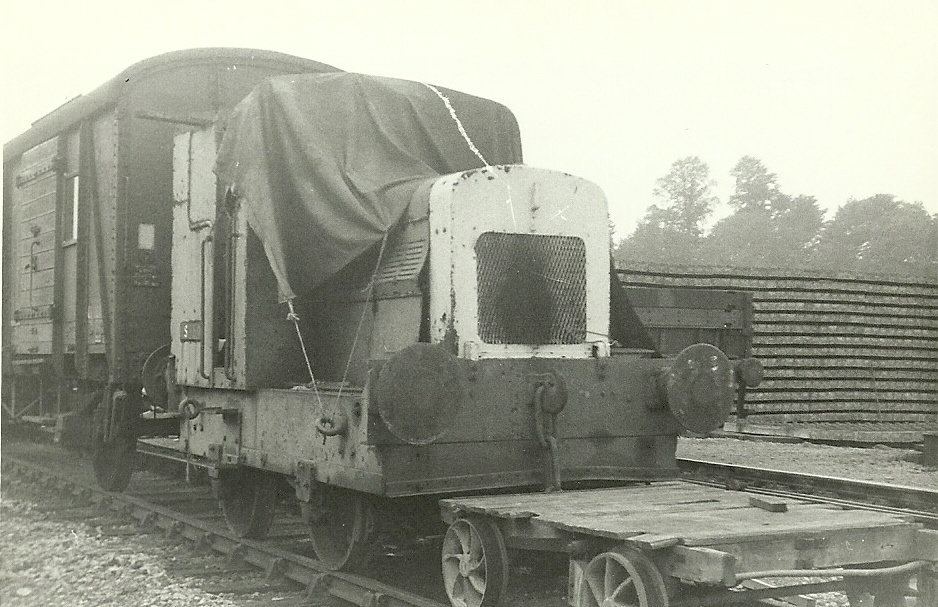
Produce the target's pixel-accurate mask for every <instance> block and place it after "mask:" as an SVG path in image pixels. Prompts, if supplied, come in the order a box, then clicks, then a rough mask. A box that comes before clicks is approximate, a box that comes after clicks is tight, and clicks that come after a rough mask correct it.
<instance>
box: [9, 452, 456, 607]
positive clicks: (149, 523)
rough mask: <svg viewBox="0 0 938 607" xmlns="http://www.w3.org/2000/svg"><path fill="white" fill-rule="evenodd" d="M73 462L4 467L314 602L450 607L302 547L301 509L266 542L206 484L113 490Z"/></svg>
mask: <svg viewBox="0 0 938 607" xmlns="http://www.w3.org/2000/svg"><path fill="white" fill-rule="evenodd" d="M68 468H69V467H68V466H65V467H63V468H62V469H59V470H54V469H50V467H49V466H48V464H47V463H35V462H34V461H27V460H25V459H23V458H22V457H20V456H17V455H10V454H6V453H5V454H4V456H3V473H4V475H6V474H10V475H12V476H16V477H18V478H20V479H22V480H25V481H27V482H30V483H35V484H36V485H41V486H43V487H44V488H46V489H47V490H51V491H55V492H56V493H57V494H62V493H65V494H70V495H71V496H73V497H74V498H75V499H76V500H80V501H82V502H87V503H90V504H92V509H93V511H94V512H95V516H101V514H108V513H109V514H110V515H112V516H116V517H119V518H122V519H124V520H127V521H132V522H134V523H136V525H137V526H138V527H139V528H140V530H141V531H148V532H150V533H152V532H162V533H165V534H166V535H167V536H171V537H177V538H180V539H186V540H190V541H192V542H194V543H195V544H196V545H197V546H198V547H200V548H202V549H205V550H206V551H209V550H210V551H213V552H215V553H219V554H221V555H223V556H225V557H227V560H228V563H230V564H233V565H240V566H249V567H252V568H255V569H259V570H261V571H263V572H265V573H266V580H267V581H268V582H269V583H277V582H282V581H284V580H290V581H292V582H294V583H295V584H298V585H300V587H305V588H306V592H307V596H308V598H309V599H310V600H311V601H313V600H315V602H316V604H321V601H322V599H325V598H327V597H334V598H338V599H342V600H343V601H347V602H350V603H353V604H356V605H363V606H375V607H377V606H381V607H446V605H444V603H442V602H441V601H439V600H437V599H434V598H429V597H426V596H421V595H420V594H417V593H415V592H411V591H408V590H404V589H401V588H398V587H395V586H392V585H390V584H387V583H384V582H382V581H379V580H377V579H373V578H370V577H367V576H365V575H355V574H349V573H338V572H329V571H326V570H324V569H323V568H322V566H321V565H320V564H319V563H318V561H316V560H315V559H312V558H309V557H308V556H305V555H304V554H303V550H302V548H300V549H298V547H299V546H298V545H301V544H303V543H304V540H305V537H304V536H305V529H303V528H302V522H301V520H300V517H299V516H290V515H289V513H281V514H283V516H281V517H280V520H279V522H278V523H277V524H276V525H275V527H274V529H273V530H272V534H271V537H270V538H269V539H268V540H265V541H257V540H250V539H244V538H239V537H237V536H235V535H234V534H232V533H231V532H230V531H228V529H227V527H226V526H225V524H224V521H223V520H221V518H220V516H219V514H218V513H217V507H216V506H215V500H214V499H213V497H212V495H211V490H210V489H209V488H208V487H205V486H201V487H198V486H197V487H190V486H186V485H184V484H183V483H180V482H171V481H170V480H168V479H167V480H166V481H164V482H163V483H160V482H159V481H156V482H153V483H150V485H151V486H150V487H148V488H145V489H143V490H141V489H139V488H138V489H137V490H133V491H130V492H127V493H110V492H105V491H102V490H100V489H98V488H97V487H96V486H95V485H94V484H93V483H92V482H90V481H88V480H84V479H81V478H76V477H75V475H74V474H72V473H71V472H72V471H71V470H69V469H68Z"/></svg>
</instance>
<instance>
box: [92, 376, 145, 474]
mask: <svg viewBox="0 0 938 607" xmlns="http://www.w3.org/2000/svg"><path fill="white" fill-rule="evenodd" d="M92 398H96V399H97V401H98V404H97V407H95V408H94V413H93V415H92V421H91V428H92V431H91V465H92V467H93V468H94V478H95V481H97V483H98V486H99V487H101V488H102V489H104V490H105V491H123V490H124V489H126V488H127V485H129V484H130V477H131V476H132V475H133V472H134V465H135V463H136V457H135V456H136V449H137V441H136V438H135V437H134V431H133V423H132V421H131V419H130V413H128V411H127V409H125V408H124V407H117V408H115V410H114V414H115V415H119V416H121V419H120V420H119V421H118V423H117V425H116V427H117V434H116V436H112V437H111V438H110V439H108V440H105V439H104V437H105V424H106V423H107V420H108V410H109V408H110V405H111V403H110V400H109V399H108V398H107V393H106V392H104V391H98V392H95V393H94V394H92V395H91V397H89V400H90V399H92ZM88 407H89V408H90V407H92V405H91V403H90V402H89V405H88Z"/></svg>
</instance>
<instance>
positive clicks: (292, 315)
mask: <svg viewBox="0 0 938 607" xmlns="http://www.w3.org/2000/svg"><path fill="white" fill-rule="evenodd" d="M287 306H288V307H289V308H290V311H289V312H287V320H290V321H293V326H294V327H295V328H296V336H297V337H298V338H299V340H300V349H301V350H302V351H303V359H304V360H306V370H307V371H309V385H310V386H312V388H313V392H314V393H315V394H316V402H318V403H319V410H320V411H322V410H323V406H322V399H321V398H319V388H317V387H316V376H315V375H313V365H312V364H310V362H309V354H307V353H306V342H304V341H303V333H302V332H301V331H300V316H299V314H297V313H296V310H294V309H293V300H292V299H288V300H287Z"/></svg>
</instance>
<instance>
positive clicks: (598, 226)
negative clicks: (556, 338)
mask: <svg viewBox="0 0 938 607" xmlns="http://www.w3.org/2000/svg"><path fill="white" fill-rule="evenodd" d="M574 219H575V220H574ZM608 231H609V223H608V215H607V212H606V201H605V197H604V195H603V193H602V191H601V190H600V189H599V188H598V187H596V186H595V185H593V184H591V183H589V182H587V181H585V180H583V179H579V178H577V177H573V176H571V175H567V174H563V173H559V172H553V171H547V170H543V169H534V168H531V167H523V166H504V167H491V168H486V169H484V170H480V171H467V172H464V173H460V174H457V175H450V176H447V177H443V178H441V179H439V180H438V181H437V182H436V183H435V184H434V185H433V187H432V189H431V192H430V234H431V247H430V289H431V293H430V338H431V340H432V341H434V342H446V343H452V346H453V347H454V348H457V350H458V353H459V356H461V357H466V358H486V357H490V358H506V357H513V358H527V357H566V358H590V357H594V356H608V348H607V346H606V344H607V339H606V335H607V333H608V332H609V243H608V240H609V239H608ZM486 232H502V233H513V234H541V235H555V236H564V237H573V238H579V239H580V240H582V242H583V243H584V244H585V267H586V271H585V281H586V312H585V313H586V328H585V332H586V339H587V341H582V342H581V343H576V344H569V343H567V344H548V345H547V346H546V347H545V346H544V345H540V344H534V345H531V344H511V343H508V344H498V343H485V341H484V339H483V338H482V336H480V335H479V312H480V310H479V301H480V299H479V293H478V291H477V284H476V283H477V276H478V261H479V259H478V256H477V255H476V254H475V253H476V249H475V245H476V241H477V240H478V239H479V237H480V235H482V234H484V233H486ZM600 236H601V237H600ZM522 288H523V287H522Z"/></svg>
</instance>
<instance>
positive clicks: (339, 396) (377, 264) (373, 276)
mask: <svg viewBox="0 0 938 607" xmlns="http://www.w3.org/2000/svg"><path fill="white" fill-rule="evenodd" d="M387 244H388V232H385V233H384V238H382V239H381V249H379V250H378V261H376V262H375V270H374V272H372V273H371V280H370V281H368V286H367V287H365V289H364V290H367V291H368V295H367V296H366V297H365V303H364V305H362V313H361V316H360V317H359V318H358V326H357V327H355V337H353V338H352V349H351V350H349V353H348V360H347V361H345V371H343V372H342V381H341V382H340V383H339V392H338V394H337V395H336V398H335V402H336V405H338V403H339V402H340V401H341V400H342V390H343V388H345V380H346V379H347V378H348V372H349V369H350V368H351V367H352V359H353V358H354V356H355V348H356V347H357V346H358V337H359V335H361V331H362V325H363V324H365V315H366V314H368V304H369V303H371V297H372V295H374V292H375V280H377V279H378V270H380V269H381V260H382V258H383V257H384V249H385V247H386V246H387Z"/></svg>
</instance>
